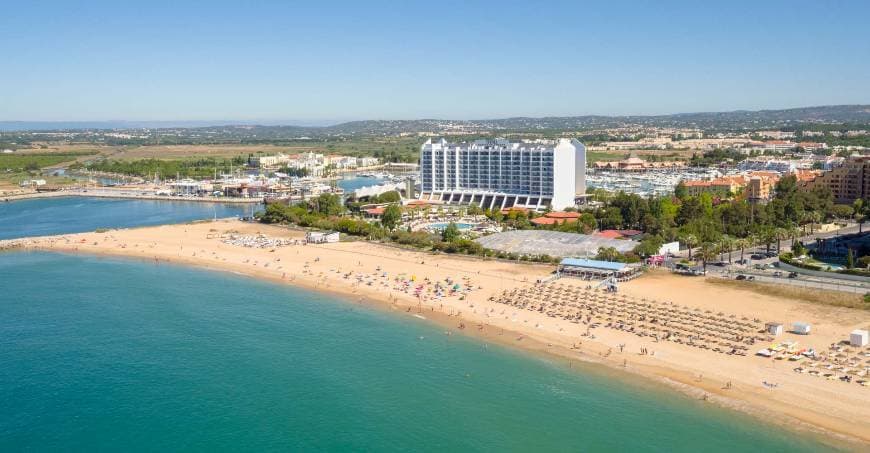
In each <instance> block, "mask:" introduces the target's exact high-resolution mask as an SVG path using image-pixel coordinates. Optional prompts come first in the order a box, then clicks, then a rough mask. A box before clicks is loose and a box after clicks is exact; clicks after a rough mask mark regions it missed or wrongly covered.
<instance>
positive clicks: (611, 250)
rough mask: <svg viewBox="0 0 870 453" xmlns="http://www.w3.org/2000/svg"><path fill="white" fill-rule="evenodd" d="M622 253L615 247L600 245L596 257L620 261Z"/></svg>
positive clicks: (602, 259) (603, 259)
mask: <svg viewBox="0 0 870 453" xmlns="http://www.w3.org/2000/svg"><path fill="white" fill-rule="evenodd" d="M620 257H621V254H620V253H619V251H618V250H616V248H615V247H599V248H598V254H597V255H595V259H597V260H601V261H619V258H620Z"/></svg>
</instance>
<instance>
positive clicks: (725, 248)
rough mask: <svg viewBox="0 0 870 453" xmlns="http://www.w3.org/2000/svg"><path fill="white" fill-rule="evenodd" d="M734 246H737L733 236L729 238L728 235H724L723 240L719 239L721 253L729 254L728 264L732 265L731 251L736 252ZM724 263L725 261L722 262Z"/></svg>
mask: <svg viewBox="0 0 870 453" xmlns="http://www.w3.org/2000/svg"><path fill="white" fill-rule="evenodd" d="M734 244H735V241H734V238H732V237H731V236H728V235H727V234H724V235H722V237H721V238H719V242H718V246H719V251H720V252H721V253H728V264H732V261H731V251H732V250H734ZM722 261H724V260H722Z"/></svg>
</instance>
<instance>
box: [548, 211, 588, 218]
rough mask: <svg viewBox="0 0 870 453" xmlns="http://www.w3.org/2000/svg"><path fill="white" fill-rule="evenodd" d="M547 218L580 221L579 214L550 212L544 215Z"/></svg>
mask: <svg viewBox="0 0 870 453" xmlns="http://www.w3.org/2000/svg"><path fill="white" fill-rule="evenodd" d="M544 216H545V217H549V218H551V219H579V218H580V213H579V212H562V211H554V212H548V213H546V214H544Z"/></svg>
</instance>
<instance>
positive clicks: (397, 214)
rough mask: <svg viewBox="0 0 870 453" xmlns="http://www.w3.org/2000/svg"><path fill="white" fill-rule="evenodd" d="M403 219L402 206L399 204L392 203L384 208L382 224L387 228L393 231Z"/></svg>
mask: <svg viewBox="0 0 870 453" xmlns="http://www.w3.org/2000/svg"><path fill="white" fill-rule="evenodd" d="M401 220H402V208H400V207H399V205H397V204H390V205H388V206H387V207H386V208H384V213H383V214H381V225H383V226H384V228H386V229H387V230H390V231H393V230H394V229H395V228H396V227H397V226H398V225H399V222H401Z"/></svg>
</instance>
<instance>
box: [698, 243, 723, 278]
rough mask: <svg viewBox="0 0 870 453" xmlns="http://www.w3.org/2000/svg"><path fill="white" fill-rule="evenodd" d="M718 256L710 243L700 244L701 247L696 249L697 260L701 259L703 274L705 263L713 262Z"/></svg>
mask: <svg viewBox="0 0 870 453" xmlns="http://www.w3.org/2000/svg"><path fill="white" fill-rule="evenodd" d="M718 255H719V251H718V250H716V246H715V245H714V244H712V243H710V242H705V243H703V244H701V247H700V248H699V249H698V258H700V259H701V263H702V265H703V267H704V272H706V271H707V262H708V261H713V260H715V259H716V257H717V256H718Z"/></svg>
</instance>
